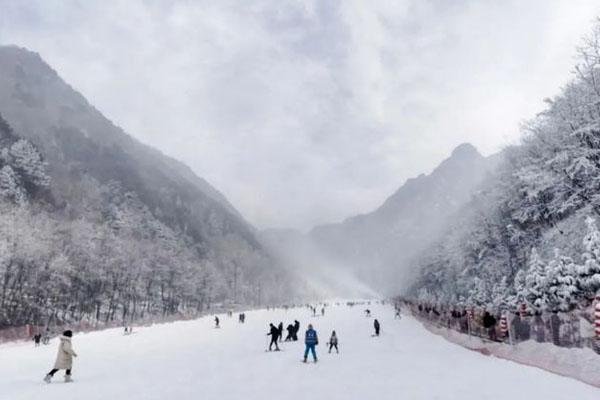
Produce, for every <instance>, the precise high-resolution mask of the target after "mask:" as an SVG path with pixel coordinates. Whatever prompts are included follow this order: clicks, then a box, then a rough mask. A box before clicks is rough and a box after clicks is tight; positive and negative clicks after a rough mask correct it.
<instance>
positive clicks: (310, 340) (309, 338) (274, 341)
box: [267, 306, 399, 363]
mask: <svg viewBox="0 0 600 400" xmlns="http://www.w3.org/2000/svg"><path fill="white" fill-rule="evenodd" d="M310 309H311V311H313V314H314V313H315V310H316V308H315V307H312V306H311V307H310ZM366 311H369V312H368V314H367V315H368V316H370V315H371V312H370V310H366ZM398 313H399V311H398V310H397V314H398ZM324 314H325V309H324V308H323V309H322V315H324ZM373 328H374V329H375V334H374V335H373V336H379V334H380V332H381V324H380V323H379V321H378V320H377V319H375V320H374V321H373ZM299 329H300V322H298V321H297V320H294V324H293V325H292V324H290V325H288V327H287V331H288V336H287V337H286V338H285V341H286V342H288V341H297V340H298V331H299ZM267 336H271V341H270V343H269V347H268V351H273V346H275V351H280V350H281V349H280V348H279V345H278V342H281V338H282V336H283V322H280V323H279V325H278V326H275V324H273V323H270V324H269V332H268V333H267ZM318 344H319V337H318V335H317V331H316V330H315V329H314V327H313V326H312V324H308V328H307V330H306V332H305V333H304V345H305V349H304V359H303V362H305V363H306V362H307V359H308V356H309V354H312V357H313V361H314V362H317V351H316V346H317V345H318ZM327 345H328V346H329V351H328V352H329V353H331V351H332V350H333V349H335V351H336V353H339V352H340V351H339V348H338V336H337V333H336V332H335V330H334V331H332V332H331V336H330V337H329V342H327Z"/></svg>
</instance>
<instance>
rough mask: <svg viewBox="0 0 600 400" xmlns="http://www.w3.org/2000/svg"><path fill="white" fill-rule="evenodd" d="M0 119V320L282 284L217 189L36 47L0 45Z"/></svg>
mask: <svg viewBox="0 0 600 400" xmlns="http://www.w3.org/2000/svg"><path fill="white" fill-rule="evenodd" d="M157 112H160V110H157ZM0 122H1V123H0V137H1V138H2V141H1V142H0V145H1V146H2V149H0V152H1V155H2V156H1V157H0V168H2V171H1V173H0V194H2V196H0V197H1V198H0V200H1V201H0V203H1V205H2V207H3V211H10V212H3V217H4V218H0V220H1V222H2V225H5V226H6V228H7V230H8V231H9V233H10V234H9V235H8V236H9V237H8V242H9V243H13V244H14V246H16V247H15V248H18V251H14V252H8V253H1V255H2V257H3V261H7V260H8V259H10V258H11V257H12V260H10V261H7V262H2V263H0V264H1V265H2V267H0V272H3V281H4V286H3V290H2V297H1V298H0V302H1V303H2V305H6V304H19V307H16V308H14V309H13V308H11V307H0V327H1V326H3V325H4V326H6V325H16V324H19V323H24V322H29V323H32V322H33V323H40V324H41V323H44V324H45V323H48V321H49V320H51V319H55V318H58V316H59V315H60V318H65V319H74V318H75V319H82V318H88V317H90V316H91V315H94V317H95V318H96V319H99V318H101V319H103V320H107V321H108V320H111V319H113V318H115V315H122V317H123V318H126V317H127V318H130V317H131V318H133V317H137V316H140V315H144V314H148V313H155V312H160V313H162V314H163V315H164V314H171V313H175V312H179V311H180V310H181V309H196V310H198V309H203V308H205V307H207V306H208V305H209V304H211V303H214V302H222V301H232V302H242V303H260V302H263V301H276V300H278V295H280V294H282V293H286V296H288V295H289V291H288V290H287V287H286V284H285V277H284V273H283V272H282V271H280V270H275V266H274V264H273V263H272V261H271V259H270V256H269V255H268V253H267V252H266V251H265V250H264V248H263V247H262V246H261V244H260V243H259V241H258V240H257V239H256V237H255V230H254V228H253V227H251V226H250V225H249V224H248V223H247V222H246V221H245V220H244V219H243V218H242V217H241V216H240V214H239V213H238V212H237V211H236V210H235V209H234V207H233V206H232V205H231V204H230V203H229V202H228V201H227V199H226V198H225V197H224V196H223V195H222V194H221V193H220V192H219V191H218V190H216V189H215V188H213V187H212V186H211V185H210V184H209V183H208V182H206V181H205V180H204V179H202V178H200V177H198V176H197V175H195V174H194V173H193V172H192V171H191V170H190V169H189V168H188V167H187V166H185V165H184V164H182V163H180V162H178V161H176V160H174V159H172V158H170V157H168V156H165V155H164V154H162V153H161V152H159V151H158V150H156V149H153V148H151V147H149V146H146V145H144V144H142V143H140V142H139V141H137V140H135V139H134V138H133V137H131V136H129V135H128V134H126V133H125V132H124V131H123V130H122V129H120V128H119V127H118V126H116V125H115V124H113V123H112V122H111V121H110V120H108V119H107V118H106V117H104V116H103V115H102V114H101V113H100V112H99V111H98V110H96V109H95V108H94V107H93V106H92V105H90V104H89V103H88V102H87V101H86V99H85V98H84V97H83V96H82V95H81V94H79V93H78V92H77V91H75V90H74V89H73V88H71V87H70V86H69V85H68V84H67V83H65V82H64V81H63V80H62V79H61V78H60V77H59V76H58V74H57V73H56V72H55V71H54V70H53V69H52V68H51V67H50V66H49V65H47V64H46V63H45V62H44V61H43V60H42V59H41V58H40V56H39V55H37V54H36V53H33V52H30V51H28V50H25V49H22V48H18V47H14V46H2V47H0ZM28 170H30V171H37V172H38V173H39V175H40V176H41V177H42V178H43V179H42V178H40V179H38V181H40V185H39V186H40V187H39V188H38V187H37V186H36V184H35V182H37V181H36V179H34V178H35V177H33V175H31V174H28V172H27V171H28ZM30 175H31V176H30ZM46 178H49V179H48V182H45V181H44V182H42V181H43V180H44V179H46ZM42 189H43V190H42ZM9 215H10V216H11V218H12V219H11V220H10V221H9V220H8V219H7V218H8V217H7V216H9ZM38 223H39V225H37V226H36V224H38ZM9 224H10V225H9ZM14 226H18V229H14ZM10 227H13V228H12V229H9V228H10ZM36 230H37V231H36ZM82 232H84V233H82ZM34 233H35V234H34ZM19 235H23V236H19ZM23 237H30V238H31V240H29V239H28V240H23ZM40 243H42V244H43V245H40ZM46 244H47V245H46ZM11 263H13V264H11ZM6 265H9V267H8V269H6V270H4V269H3V268H4V267H5V266H6ZM48 266H50V267H48ZM48 268H50V269H48ZM23 270H26V271H27V273H26V274H25V275H22V273H23ZM23 276H25V277H26V278H25V279H24V278H23ZM53 279H56V281H57V282H50V281H52V280H53ZM61 285H62V286H61ZM57 286H60V289H58V288H57ZM36 293H37V294H36ZM53 296H55V297H53ZM32 299H38V300H35V301H34V300H32ZM132 314H133V315H132Z"/></svg>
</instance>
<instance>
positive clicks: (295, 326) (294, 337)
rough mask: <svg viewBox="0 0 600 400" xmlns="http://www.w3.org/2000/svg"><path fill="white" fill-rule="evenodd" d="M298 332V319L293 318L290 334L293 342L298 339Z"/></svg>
mask: <svg viewBox="0 0 600 400" xmlns="http://www.w3.org/2000/svg"><path fill="white" fill-rule="evenodd" d="M298 332H300V322H299V321H298V320H294V334H293V335H292V340H293V341H294V342H297V341H298Z"/></svg>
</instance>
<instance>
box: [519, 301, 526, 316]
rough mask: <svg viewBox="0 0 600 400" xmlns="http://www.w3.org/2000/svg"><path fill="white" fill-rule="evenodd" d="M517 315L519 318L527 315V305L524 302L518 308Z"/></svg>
mask: <svg viewBox="0 0 600 400" xmlns="http://www.w3.org/2000/svg"><path fill="white" fill-rule="evenodd" d="M519 315H520V316H521V318H523V317H526V316H527V305H526V304H525V303H522V304H521V308H520V309H519Z"/></svg>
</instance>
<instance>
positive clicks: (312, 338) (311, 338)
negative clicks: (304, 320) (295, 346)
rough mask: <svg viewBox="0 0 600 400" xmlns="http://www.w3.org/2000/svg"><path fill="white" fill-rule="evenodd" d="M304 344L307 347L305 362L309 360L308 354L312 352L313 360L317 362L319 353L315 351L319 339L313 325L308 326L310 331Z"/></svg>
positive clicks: (305, 337)
mask: <svg viewBox="0 0 600 400" xmlns="http://www.w3.org/2000/svg"><path fill="white" fill-rule="evenodd" d="M304 344H305V345H306V350H304V362H306V359H307V358H308V352H309V351H310V352H312V356H313V359H314V360H315V362H317V352H316V350H315V346H316V345H318V344H319V337H318V336H317V331H315V330H314V329H313V326H312V325H311V324H309V325H308V329H307V331H306V334H305V336H304Z"/></svg>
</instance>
